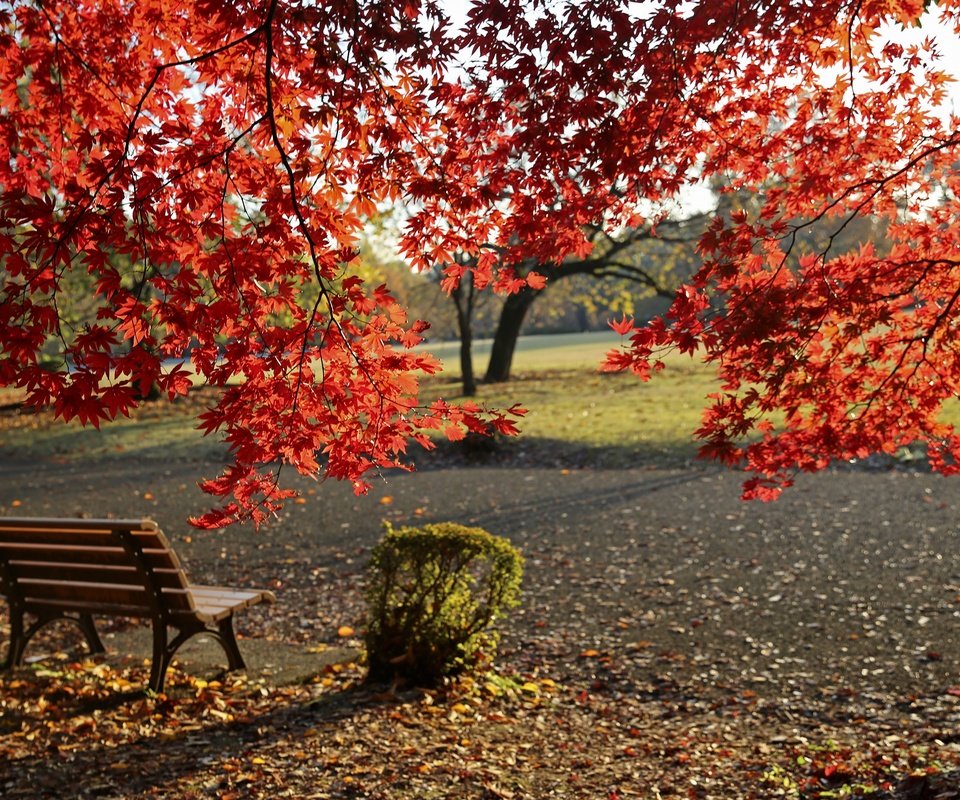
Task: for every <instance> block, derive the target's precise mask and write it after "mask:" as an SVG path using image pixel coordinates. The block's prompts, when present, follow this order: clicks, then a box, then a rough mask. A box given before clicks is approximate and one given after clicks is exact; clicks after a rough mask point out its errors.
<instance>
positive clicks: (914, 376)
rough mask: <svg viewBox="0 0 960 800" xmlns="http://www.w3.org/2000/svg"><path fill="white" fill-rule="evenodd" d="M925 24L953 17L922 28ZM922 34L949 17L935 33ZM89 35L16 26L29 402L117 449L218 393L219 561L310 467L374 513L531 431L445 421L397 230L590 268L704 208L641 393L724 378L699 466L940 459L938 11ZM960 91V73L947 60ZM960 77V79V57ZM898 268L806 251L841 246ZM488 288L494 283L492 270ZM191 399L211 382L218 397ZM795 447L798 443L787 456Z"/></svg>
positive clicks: (491, 5)
mask: <svg viewBox="0 0 960 800" xmlns="http://www.w3.org/2000/svg"><path fill="white" fill-rule="evenodd" d="M927 6H929V8H927ZM925 11H926V16H923V15H924V13H925ZM468 13H469V18H468V20H467V21H466V24H464V25H462V26H454V25H452V24H451V23H450V21H449V19H448V16H447V13H446V11H445V10H444V7H443V5H442V4H438V3H434V2H430V0H378V1H377V2H370V1H369V0H350V1H349V2H342V1H341V0H328V1H327V2H323V3H315V2H312V1H311V2H297V1H296V0H256V1H254V0H232V2H230V3H225V2H219V0H201V1H200V2H194V3H173V2H169V1H168V0H138V2H135V3H131V2H127V3H120V2H115V1H114V0H98V1H94V0H89V1H87V0H65V1H62V2H55V3H45V2H25V0H14V2H12V3H7V4H4V5H3V6H0V386H17V387H21V388H23V389H24V390H26V392H27V396H28V399H29V402H30V403H32V404H36V405H38V406H44V405H52V406H53V407H54V408H55V410H56V412H57V413H58V414H59V415H60V416H62V417H63V418H64V419H71V418H77V419H79V420H80V421H81V422H84V423H89V424H93V425H99V424H100V423H101V422H103V421H108V420H112V419H114V418H116V417H118V416H120V415H123V414H125V413H127V412H129V411H130V410H131V408H132V407H133V406H135V405H136V404H137V403H139V402H141V399H142V397H143V396H144V395H145V394H146V393H147V392H148V390H149V389H150V387H152V386H158V387H159V388H160V390H161V391H162V392H164V393H166V394H167V395H168V396H169V397H171V398H175V397H177V396H178V395H182V394H184V393H185V392H187V391H188V389H189V387H190V385H191V378H190V371H193V372H195V373H196V374H198V375H199V376H200V377H201V378H202V379H203V380H204V381H205V382H207V383H208V384H212V385H214V386H220V387H223V389H224V391H223V392H222V395H221V397H220V400H219V402H217V403H216V405H214V406H213V407H212V408H210V409H209V410H208V411H207V412H206V413H204V414H203V415H202V418H201V420H200V424H201V426H202V428H203V429H204V430H206V431H211V432H213V431H218V432H221V433H222V434H223V435H224V436H225V438H226V441H227V442H228V443H229V445H230V447H231V452H232V458H233V461H232V464H231V465H230V466H229V467H228V468H227V469H226V470H225V471H224V473H223V474H222V475H221V476H220V477H219V478H217V479H215V480H211V481H208V482H207V483H206V484H205V488H206V490H207V491H209V492H211V493H213V494H214V495H217V496H218V497H220V498H221V499H222V503H223V505H222V507H221V508H220V509H219V510H217V511H215V512H211V513H210V514H208V515H206V516H205V517H203V518H201V519H200V520H199V521H198V522H199V523H200V524H203V525H208V526H215V525H222V524H226V523H228V522H230V521H233V520H236V519H239V518H244V517H248V516H249V517H252V518H253V519H254V520H259V519H262V518H263V516H264V515H265V514H267V513H269V512H270V511H272V510H274V509H275V508H276V507H277V506H278V504H279V503H280V502H281V501H282V500H283V498H284V497H285V496H287V494H288V492H287V491H286V490H284V489H282V488H280V487H279V485H278V484H277V481H276V477H275V474H274V472H273V471H272V470H273V465H275V464H277V463H285V464H290V465H292V466H293V467H295V468H296V469H297V470H299V471H301V472H303V473H306V474H316V473H321V472H322V473H325V474H328V475H330V476H334V477H337V478H343V479H348V480H351V481H354V482H355V484H356V486H357V489H358V490H359V491H362V490H363V488H364V482H363V481H364V479H363V476H364V475H365V474H367V473H368V472H369V471H370V470H372V469H376V468H380V467H389V466H395V465H398V464H401V463H402V462H404V459H405V453H406V449H407V447H408V443H409V442H410V441H415V442H420V443H421V444H428V439H427V434H428V432H429V431H430V430H431V429H440V430H442V431H445V432H446V433H447V435H449V436H450V437H452V438H457V437H461V436H463V434H464V431H466V430H476V431H485V430H490V429H491V427H492V428H493V429H498V430H501V431H504V432H511V431H512V430H513V429H514V427H513V426H514V423H513V415H511V413H510V412H509V411H507V412H496V411H488V410H485V409H482V408H479V407H476V406H472V405H467V406H453V405H448V404H446V403H443V402H434V403H430V404H422V403H421V402H420V400H419V399H418V375H420V374H423V373H426V374H429V373H431V372H433V371H435V370H436V369H437V364H436V363H435V362H434V361H433V360H432V359H431V358H430V357H429V356H427V355H425V354H424V353H423V352H422V350H420V349H416V350H415V349H413V348H414V346H415V345H416V344H417V343H418V342H420V340H421V336H422V334H423V330H424V326H423V325H422V324H421V323H419V322H417V321H415V320H409V319H408V318H407V316H406V314H405V312H404V310H403V309H402V308H400V307H399V306H398V304H397V303H396V302H395V301H394V299H393V298H392V296H391V294H390V291H389V288H388V287H385V286H368V285H365V284H364V282H363V281H362V280H361V279H360V278H359V277H358V276H357V274H356V269H355V265H356V248H357V242H358V237H359V235H360V232H361V231H362V229H363V226H364V224H365V221H366V220H367V219H368V218H369V217H370V215H372V214H374V213H376V212H377V210H378V209H379V208H383V207H385V206H386V205H388V204H389V205H392V206H397V205H400V206H402V207H403V208H404V209H406V213H407V214H408V219H407V222H406V224H405V228H404V234H403V238H402V241H401V243H400V248H401V251H402V254H403V256H404V257H405V258H406V259H407V261H408V262H409V263H410V264H411V265H413V266H415V267H420V268H424V267H432V266H435V265H436V264H442V265H445V266H446V275H447V281H448V285H450V286H452V285H453V284H454V282H455V281H456V280H457V279H458V277H459V276H460V275H462V271H463V269H465V267H463V266H462V265H463V264H464V263H469V264H470V265H471V267H470V268H471V269H473V270H474V272H475V278H476V280H477V281H478V282H480V283H481V284H485V283H492V284H494V285H495V286H496V287H497V288H499V289H501V290H503V291H511V290H517V289H518V288H520V287H521V286H522V285H524V283H525V282H526V283H530V282H533V283H530V285H534V284H536V286H540V285H542V281H543V280H544V279H545V278H548V272H549V270H548V269H546V268H545V269H544V273H543V274H541V273H539V272H536V271H534V272H533V273H529V274H528V273H526V272H525V273H524V277H523V278H520V277H518V275H517V273H516V272H514V271H513V269H512V267H511V265H515V264H518V263H519V262H520V261H521V260H526V259H531V258H535V259H537V260H538V261H539V262H540V263H543V264H544V265H549V264H551V263H556V262H558V261H559V260H561V259H563V258H565V257H568V256H573V255H581V256H582V255H584V254H585V252H586V250H587V248H589V243H588V241H587V239H586V238H585V236H584V230H585V228H586V227H587V226H595V225H598V224H602V225H604V226H606V227H607V229H609V230H611V231H616V230H618V229H620V228H623V227H625V226H636V225H637V224H640V223H641V222H649V221H650V220H654V221H655V220H656V218H657V215H658V214H659V213H660V211H659V210H658V209H660V208H662V207H663V204H664V203H666V202H667V201H669V200H671V199H674V198H676V197H677V196H681V195H682V193H683V191H684V188H685V187H686V186H688V185H689V184H690V183H691V182H694V181H701V182H711V183H713V184H714V185H716V186H722V187H723V190H724V191H731V192H748V193H755V194H756V196H758V197H762V198H763V202H762V204H760V205H758V206H756V207H753V208H752V210H744V211H743V212H736V213H733V214H730V215H718V216H717V217H716V219H715V222H714V224H713V225H712V226H711V227H710V229H709V231H708V232H707V234H706V235H705V236H704V238H703V240H702V242H701V252H702V255H703V259H704V265H703V268H702V269H701V270H700V272H699V273H698V274H697V275H696V276H695V277H694V278H693V279H692V280H691V281H690V282H689V284H688V285H686V286H684V287H683V288H682V289H681V290H680V291H679V292H678V294H677V297H676V300H675V302H674V304H673V307H672V310H671V312H670V314H669V316H668V317H667V318H666V319H664V320H660V321H655V322H654V323H652V324H649V325H646V326H641V327H635V326H634V325H633V324H632V323H631V322H630V321H623V322H621V323H619V324H618V329H619V330H620V331H621V332H622V333H623V334H624V335H625V337H628V338H626V339H625V347H624V348H623V349H621V350H619V351H617V352H615V353H612V354H611V355H610V356H609V358H608V362H607V366H608V368H610V369H631V370H633V371H634V372H636V373H638V374H640V375H641V376H645V375H646V374H648V372H649V371H650V370H651V369H652V368H656V366H657V356H658V353H660V352H661V351H663V350H664V349H669V348H679V349H681V350H684V351H693V350H694V349H697V350H698V351H699V352H700V353H701V354H702V355H703V356H704V357H706V358H707V359H708V360H709V361H711V362H712V363H714V364H715V365H716V367H717V369H718V371H719V374H720V376H721V378H722V381H723V389H722V392H721V393H720V394H718V395H717V396H716V397H714V398H713V401H712V405H711V406H710V408H709V409H708V410H707V412H706V414H705V417H704V423H703V427H702V428H701V430H700V431H699V435H700V436H701V437H702V438H703V440H704V442H705V450H706V452H707V454H708V455H711V456H713V457H716V458H719V459H720V460H722V461H725V462H729V463H743V462H745V463H746V465H747V466H748V467H749V468H750V469H751V470H752V471H753V472H754V473H755V475H756V477H755V478H754V479H753V481H752V482H751V483H750V484H749V486H748V493H750V494H754V495H759V496H765V495H769V494H772V493H775V492H776V491H777V490H778V488H779V487H780V486H781V485H782V484H783V483H784V482H788V481H789V479H790V475H791V474H792V471H793V470H795V469H797V468H800V469H816V468H820V467H823V466H825V465H826V464H827V463H828V462H829V461H830V460H831V459H833V458H838V457H839V458H850V457H856V456H861V455H866V454H868V453H872V452H877V451H889V450H890V449H891V448H896V447H899V446H901V445H903V444H905V443H911V442H915V441H923V442H926V443H927V445H928V447H929V455H930V458H931V461H932V463H933V464H934V466H935V467H938V468H940V469H942V470H945V471H951V470H954V469H956V468H957V467H956V464H957V457H958V456H960V438H958V436H957V435H956V434H955V432H954V431H953V430H952V429H951V428H949V427H946V426H944V425H942V424H941V423H940V422H939V421H938V415H939V410H940V407H941V405H942V403H943V402H944V401H945V400H946V399H949V398H951V397H953V396H955V395H956V393H957V390H958V385H960V351H958V348H957V346H956V344H955V342H956V340H957V337H956V333H955V327H956V326H957V324H958V320H957V316H958V315H957V305H958V302H960V260H958V259H960V249H958V248H960V238H958V237H960V233H958V231H960V228H958V226H957V224H956V219H957V211H958V201H957V188H958V185H957V181H958V177H957V175H956V170H955V165H956V164H957V163H958V162H960V152H958V149H960V148H958V145H960V142H958V134H957V130H958V120H957V118H956V117H954V116H951V115H950V114H949V113H948V112H947V111H945V109H947V108H949V103H948V97H947V92H948V90H949V81H948V75H947V73H946V68H947V67H948V66H950V64H949V59H947V58H945V54H944V53H941V52H939V51H938V45H937V43H936V40H935V39H934V38H932V37H931V38H925V35H924V28H922V27H921V28H920V31H919V33H920V35H913V36H910V37H907V36H901V35H900V34H902V33H903V32H904V31H907V32H913V29H914V26H915V25H916V23H917V22H918V20H920V18H921V16H923V20H924V25H927V24H929V20H931V19H934V18H937V17H940V18H942V21H943V22H942V26H941V27H940V28H939V29H938V30H947V31H949V32H953V31H956V30H957V29H958V28H960V4H958V3H956V2H953V0H951V1H950V2H943V3H940V4H938V5H932V4H929V3H924V2H921V1H920V0H843V1H842V2H840V1H838V0H833V1H830V0H825V1H824V2H817V3H810V2H800V1H799V0H783V2H776V3H770V2H766V0H762V1H761V0H701V1H700V2H690V1H689V0H684V2H679V0H658V2H654V3H641V4H634V3H626V2H614V1H613V0H587V1H585V2H570V3H566V2H560V3H556V2H549V3H548V2H543V0H523V1H522V2H521V1H520V0H475V2H474V3H473V4H472V5H471V6H470V7H469V12H468ZM947 55H948V54H947ZM954 55H956V54H954ZM858 216H859V217H866V216H869V217H873V218H877V219H880V220H883V221H884V224H885V226H886V236H885V238H884V242H883V244H882V246H880V245H872V244H870V243H864V244H863V246H862V247H860V248H859V249H857V250H856V251H854V252H835V250H834V249H833V248H832V247H831V246H830V245H827V246H826V247H824V248H823V249H819V250H804V248H803V247H802V246H801V244H800V243H801V241H802V236H801V234H802V233H803V231H804V230H805V229H806V228H807V227H809V226H811V225H814V224H817V225H821V226H823V225H826V226H828V229H829V230H831V231H835V232H838V233H839V232H840V231H842V230H843V229H844V227H845V226H846V225H847V224H849V222H850V220H851V219H853V218H855V217H858ZM463 256H468V257H469V258H464V257H463ZM185 365H189V367H190V370H188V369H187V367H186V366H185ZM773 422H776V426H774V424H773Z"/></svg>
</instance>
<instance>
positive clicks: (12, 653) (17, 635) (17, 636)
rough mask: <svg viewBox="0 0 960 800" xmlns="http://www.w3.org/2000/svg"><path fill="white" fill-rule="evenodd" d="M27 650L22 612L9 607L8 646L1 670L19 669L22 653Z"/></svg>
mask: <svg viewBox="0 0 960 800" xmlns="http://www.w3.org/2000/svg"><path fill="white" fill-rule="evenodd" d="M26 649H27V640H26V638H25V637H24V634H23V611H21V610H19V609H16V608H14V607H13V606H10V645H9V647H8V648H7V657H6V659H5V660H4V662H3V664H2V665H0V667H2V668H3V669H11V668H12V667H19V666H20V665H21V664H22V663H23V651H24V650H26Z"/></svg>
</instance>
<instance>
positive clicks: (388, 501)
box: [380, 495, 393, 506]
mask: <svg viewBox="0 0 960 800" xmlns="http://www.w3.org/2000/svg"><path fill="white" fill-rule="evenodd" d="M391 503H393V498H392V497H391V496H390V495H384V496H383V497H381V498H380V505H382V506H389V505H390V504H391Z"/></svg>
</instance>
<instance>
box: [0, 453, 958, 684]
mask: <svg viewBox="0 0 960 800" xmlns="http://www.w3.org/2000/svg"><path fill="white" fill-rule="evenodd" d="M214 469H215V467H214V466H211V465H203V464H197V463H188V464H176V465H173V464H164V463H162V462H159V461H153V460H151V461H144V462H140V463H135V462H132V461H130V460H125V459H116V460H106V461H102V462H99V463H95V464H92V465H77V464H71V463H60V464H55V463H31V464H27V463H23V462H15V461H7V462H5V463H3V464H0V513H3V514H6V515H11V514H23V515H38V516H42V515H87V516H98V515H114V516H141V515H144V516H151V517H153V518H155V519H157V520H158V521H159V522H160V523H161V525H162V527H163V528H164V529H165V530H166V531H167V532H168V535H170V536H171V538H172V539H173V540H174V543H175V546H176V548H177V550H178V552H179V553H181V555H182V556H183V557H184V560H185V562H186V564H187V565H188V569H189V571H190V573H191V575H192V576H193V577H194V579H195V580H198V581H218V582H229V583H236V582H241V583H242V582H249V583H251V584H259V585H269V586H274V587H275V588H276V589H277V592H278V596H279V602H278V605H277V606H275V607H273V608H272V609H267V610H254V612H253V613H251V614H249V615H245V616H247V617H248V619H247V620H246V622H245V625H246V633H248V634H256V635H261V636H264V635H265V636H269V637H271V638H275V639H277V640H283V641H287V642H293V643H309V644H316V643H320V642H332V641H336V630H337V628H338V627H339V626H340V625H343V624H350V625H359V624H360V615H361V610H362V606H361V601H360V587H361V584H362V567H363V564H364V562H365V558H366V555H365V554H366V552H367V551H368V550H369V548H370V547H371V546H372V545H373V544H374V543H375V542H376V540H377V538H378V537H379V535H380V527H381V524H382V521H383V520H384V519H389V520H390V521H392V522H394V523H420V522H428V521H438V520H446V519H451V520H455V521H458V522H463V523H466V524H471V525H480V526H483V527H485V528H487V529H488V530H490V531H492V532H494V533H499V534H503V535H505V536H507V537H509V538H510V539H511V540H512V541H513V542H514V543H516V544H517V545H518V546H519V547H520V548H521V549H522V551H523V552H524V554H525V556H526V559H527V566H526V573H525V603H524V605H523V607H522V609H521V610H520V611H519V612H518V613H517V615H516V617H514V619H515V620H516V624H515V625H514V626H512V627H511V628H510V630H509V633H508V636H507V638H506V641H505V648H504V650H505V652H504V657H505V658H509V659H513V660H515V661H517V662H518V663H519V664H531V663H535V662H537V661H538V660H540V659H549V660H551V661H553V662H555V663H557V664H559V665H560V669H563V668H564V665H568V666H569V668H570V669H571V670H576V671H582V665H581V664H580V662H581V661H582V658H581V654H582V653H583V652H584V651H588V650H595V651H598V652H600V653H604V654H607V658H606V659H605V662H604V667H605V669H604V674H603V675H601V676H600V677H599V678H598V680H600V679H602V680H606V681H610V682H612V683H613V684H616V683H617V682H618V681H621V682H622V681H630V682H634V683H636V682H638V681H640V682H643V681H650V680H653V681H657V680H659V681H664V680H671V681H675V682H678V683H689V682H693V683H696V684H697V685H698V687H699V688H701V689H702V688H709V687H710V686H716V687H720V688H721V689H722V688H723V687H726V686H729V685H730V684H733V683H738V684H743V683H744V681H746V682H747V683H749V685H750V686H751V687H752V689H753V690H754V691H756V692H757V693H759V694H761V695H764V696H774V697H779V698H782V699H784V700H789V699H790V698H796V699H797V700H798V701H800V700H801V699H803V698H809V697H811V696H820V697H826V696H831V697H835V698H841V699H842V698H845V697H846V698H849V697H854V696H863V697H869V696H870V695H871V693H884V694H885V695H888V696H892V697H894V698H901V699H903V700H904V701H905V702H909V698H910V697H912V696H915V695H923V694H929V693H931V692H936V693H938V694H939V693H940V692H943V690H944V689H945V688H946V687H950V686H952V685H954V684H958V683H960V631H958V626H957V621H958V617H960V547H958V546H957V545H958V538H960V534H958V529H957V522H956V516H957V486H958V484H957V483H956V482H955V481H952V480H950V479H944V478H941V477H939V476H933V475H928V474H918V473H908V472H901V471H890V472H828V473H822V474H819V475H814V476H803V477H802V478H801V479H800V480H799V481H798V485H797V487H795V488H794V489H792V490H791V491H789V492H788V493H787V494H786V495H785V496H784V497H783V498H782V499H781V500H780V501H778V502H776V503H773V504H763V505H761V504H744V503H742V502H741V501H740V500H739V499H738V492H739V480H738V476H737V475H734V474H729V473H722V472H717V471H712V470H702V469H688V470H680V471H662V470H648V469H629V470H616V471H603V470H591V469H583V470H574V471H568V470H562V469H558V468H523V469H514V468H509V467H504V466H473V467H460V468H453V467H445V468H437V469H427V470H425V471H422V472H418V473H414V474H409V475H407V474H397V475H391V476H389V477H388V478H387V479H386V480H385V481H384V482H378V483H377V485H376V486H375V487H374V490H373V491H372V492H371V493H370V495H368V496H367V497H365V498H356V497H354V496H353V495H352V494H351V493H350V492H349V490H348V488H347V487H345V486H343V485H337V484H332V483H328V484H312V483H309V482H303V483H302V484H301V485H302V488H303V489H304V491H305V494H304V501H305V502H302V503H299V504H291V505H290V506H289V508H288V509H287V510H285V511H284V512H283V516H282V518H281V519H280V520H278V521H277V522H276V523H274V524H273V525H271V526H270V527H269V528H268V529H266V530H263V531H261V532H259V533H258V532H254V531H252V530H251V529H249V528H234V529H232V530H229V531H228V532H226V533H219V532H201V531H195V530H192V529H190V528H189V527H188V526H187V525H185V524H184V520H185V518H186V517H187V516H188V515H189V514H192V513H197V512H199V511H202V510H204V509H205V508H206V505H205V503H206V500H207V498H205V497H204V496H203V495H202V494H200V492H199V491H198V490H196V488H195V481H196V479H197V478H198V477H199V476H200V474H202V473H203V472H204V471H207V472H213V471H214ZM4 616H5V615H4ZM948 696H949V695H948Z"/></svg>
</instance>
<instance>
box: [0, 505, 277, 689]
mask: <svg viewBox="0 0 960 800" xmlns="http://www.w3.org/2000/svg"><path fill="white" fill-rule="evenodd" d="M0 593H2V594H3V595H5V596H6V597H7V599H8V601H9V603H10V648H9V652H8V654H7V658H6V660H5V661H4V662H3V664H2V665H0V668H3V669H9V668H10V667H13V666H19V665H20V664H22V663H23V654H24V651H25V650H26V647H27V644H28V643H29V641H30V639H31V638H32V637H33V636H34V635H35V634H36V633H37V631H39V630H40V629H41V628H42V627H43V626H45V625H47V624H48V623H50V622H53V621H54V620H59V619H68V620H71V621H73V622H75V623H76V624H77V625H78V626H79V627H80V630H81V631H83V634H84V636H85V637H86V640H87V644H88V645H89V647H90V650H91V652H94V653H102V652H104V647H103V642H101V641H100V637H99V636H98V635H97V631H96V628H95V627H94V622H93V615H95V614H96V615H103V616H111V617H134V618H141V619H149V620H151V621H152V623H153V662H152V665H151V669H150V688H151V689H152V690H153V691H155V692H162V691H163V684H164V679H165V677H166V673H167V669H168V667H169V666H170V662H171V660H172V659H173V656H174V654H175V653H176V651H177V649H178V648H179V647H180V646H181V645H182V644H183V643H184V642H186V641H187V640H188V639H190V638H191V637H192V636H195V635H196V634H198V633H206V634H209V635H211V636H212V637H213V638H214V639H216V640H217V641H218V642H219V643H220V645H221V646H222V647H223V650H224V652H225V653H226V655H227V661H228V664H229V668H230V669H232V670H233V669H243V668H244V663H243V658H242V656H241V655H240V649H239V647H238V646H237V639H236V636H235V635H234V631H233V615H234V613H235V612H237V611H239V610H240V609H243V608H247V607H249V606H252V605H256V604H257V603H262V602H267V603H272V602H273V600H274V596H273V594H272V593H271V592H268V591H265V590H263V589H229V588H224V587H219V586H197V585H195V584H191V583H190V582H189V581H188V580H187V576H186V575H185V574H184V572H183V569H182V568H181V566H180V561H179V559H178V558H177V556H176V554H175V553H174V552H173V550H172V549H171V548H170V543H169V542H168V541H167V538H166V537H165V536H164V535H163V532H162V531H161V530H160V529H159V528H158V527H157V523H155V522H154V521H153V520H149V519H144V520H129V519H127V520H123V519H119V520H117V519H33V518H25V517H0ZM27 614H30V615H31V616H32V617H34V618H35V620H34V621H33V622H32V624H31V625H30V626H29V627H25V617H26V615H27ZM171 629H173V630H174V631H176V633H175V635H174V636H173V637H172V638H171V637H170V632H171Z"/></svg>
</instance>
